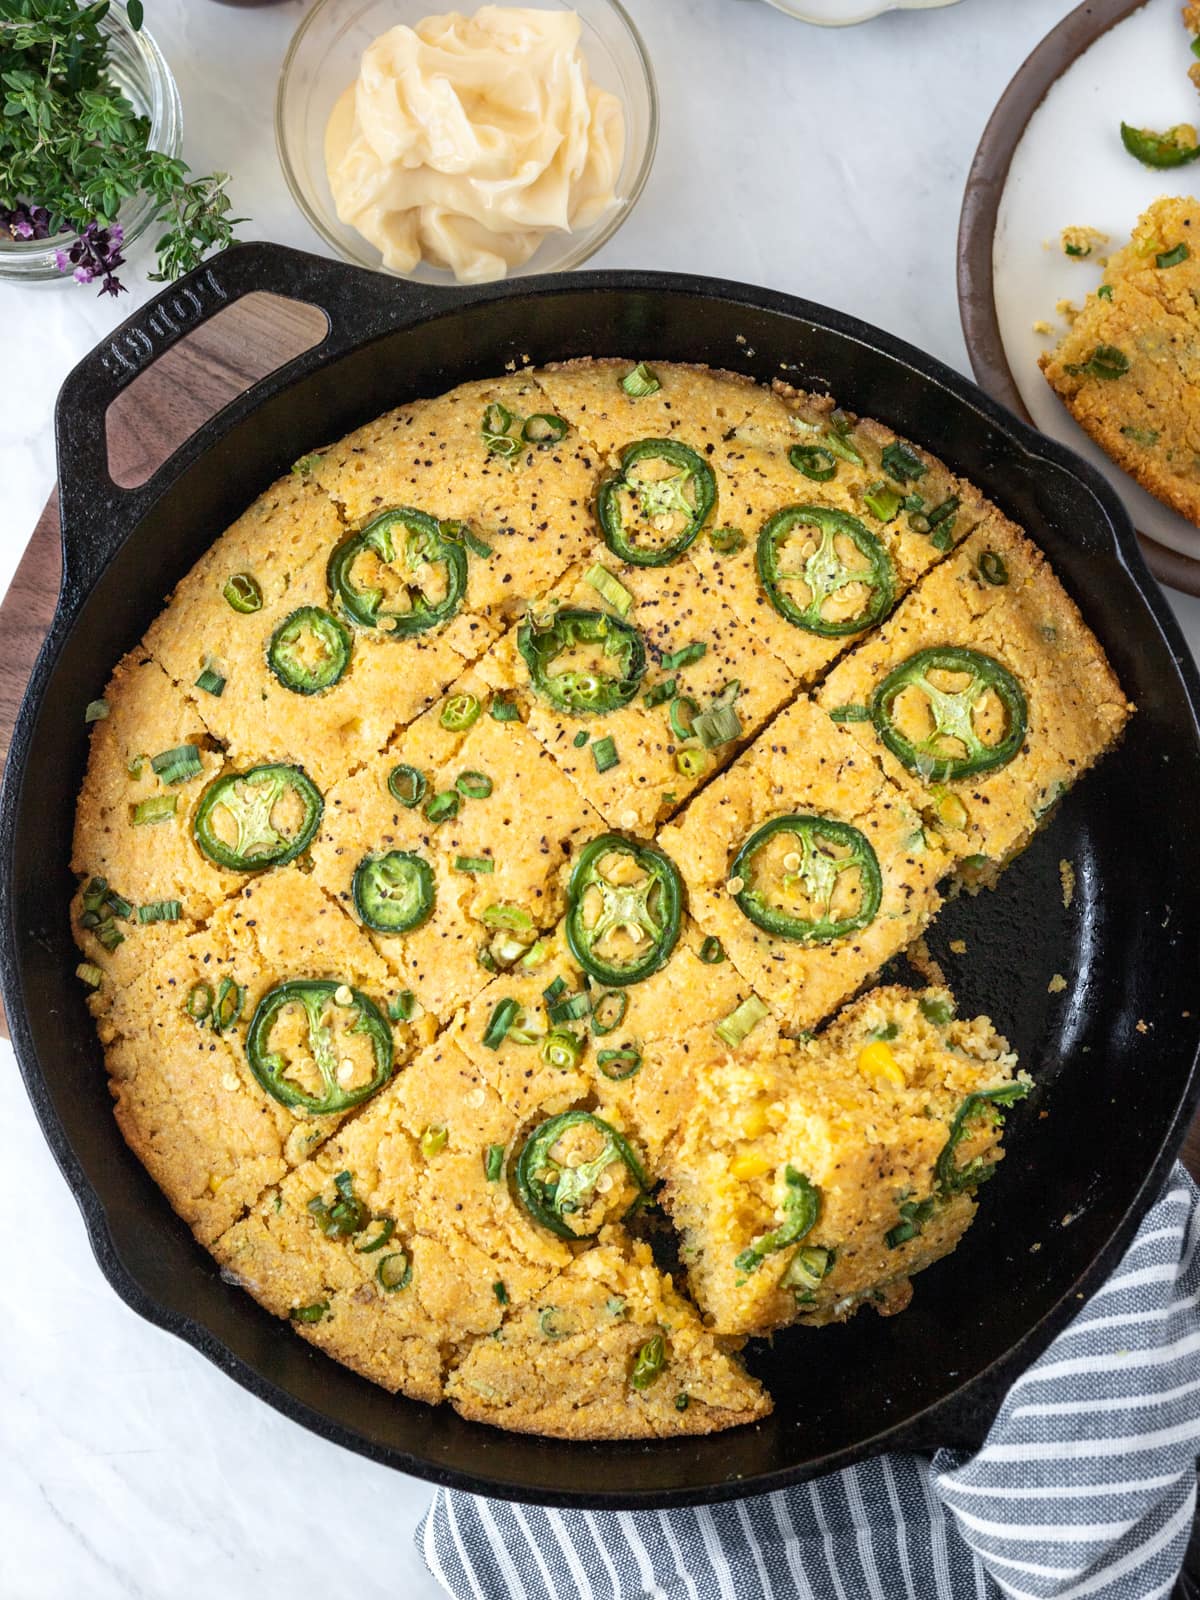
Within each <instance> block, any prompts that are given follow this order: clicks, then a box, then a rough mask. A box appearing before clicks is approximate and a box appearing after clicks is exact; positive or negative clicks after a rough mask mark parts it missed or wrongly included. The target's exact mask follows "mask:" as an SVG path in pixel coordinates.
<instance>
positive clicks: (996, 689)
mask: <svg viewBox="0 0 1200 1600" xmlns="http://www.w3.org/2000/svg"><path fill="white" fill-rule="evenodd" d="M964 651H965V652H966V654H965V655H964V654H963V652H964ZM924 652H934V654H928V655H927V654H924ZM1014 685H1015V687H1014ZM817 703H818V705H820V707H821V708H822V710H823V711H824V712H826V713H827V714H828V715H829V716H830V718H831V719H833V725H834V726H836V729H837V731H838V733H839V737H841V738H843V739H844V740H845V742H846V743H848V744H854V745H856V746H857V747H858V748H859V749H861V750H863V751H865V752H869V753H870V754H871V755H872V756H874V757H877V758H878V759H879V760H880V761H882V763H883V765H884V768H885V770H886V772H887V773H888V776H889V777H890V778H892V779H893V780H894V782H895V783H896V784H898V785H899V786H900V788H901V789H903V791H904V793H905V794H906V795H907V796H908V798H909V800H910V801H911V803H912V804H913V805H914V806H916V807H917V808H918V809H920V810H921V811H922V812H923V813H924V814H925V815H926V816H927V817H929V818H930V819H931V820H933V821H935V822H936V824H937V827H938V830H939V834H940V837H941V839H942V841H943V843H944V844H945V847H946V848H947V849H949V850H950V851H952V852H953V854H954V855H955V856H957V857H959V858H964V857H976V856H978V857H984V858H986V861H987V862H990V863H999V862H1003V861H1005V860H1007V859H1008V858H1009V857H1010V856H1011V855H1013V854H1014V853H1015V852H1016V851H1017V850H1020V849H1021V848H1022V847H1023V846H1024V845H1025V844H1026V843H1027V842H1028V840H1029V837H1030V836H1031V834H1032V833H1033V831H1034V829H1035V828H1036V827H1037V824H1038V822H1039V820H1040V819H1041V818H1042V817H1043V816H1044V815H1045V814H1046V813H1047V812H1048V811H1049V809H1050V807H1051V806H1052V805H1053V804H1054V802H1055V800H1056V799H1057V798H1058V797H1059V795H1061V794H1062V793H1063V791H1064V790H1066V789H1067V788H1069V787H1070V785H1071V784H1072V783H1074V782H1075V780H1076V779H1077V778H1079V777H1080V776H1081V775H1082V774H1083V773H1084V772H1085V771H1086V770H1087V769H1088V767H1090V766H1091V765H1092V764H1093V762H1095V761H1097V760H1098V759H1099V758H1100V756H1102V755H1103V754H1104V752H1105V751H1106V750H1107V749H1108V748H1109V747H1110V745H1112V744H1113V742H1114V741H1115V740H1116V738H1117V736H1118V735H1119V733H1120V731H1121V729H1122V727H1123V726H1124V724H1125V721H1126V719H1127V718H1128V716H1129V713H1130V711H1131V710H1132V707H1131V706H1129V705H1128V703H1127V702H1126V700H1125V697H1124V695H1123V694H1122V693H1121V688H1120V685H1119V684H1118V683H1117V680H1116V678H1115V676H1114V675H1113V671H1112V669H1111V667H1110V666H1109V665H1108V662H1107V661H1106V660H1105V658H1104V654H1103V652H1102V650H1101V649H1100V646H1099V644H1098V643H1097V642H1096V639H1095V638H1094V637H1093V635H1092V634H1091V632H1090V631H1089V630H1088V628H1087V626H1086V625H1085V623H1084V621H1083V619H1082V617H1081V616H1080V615H1079V612H1078V610H1077V609H1076V607H1075V605H1074V603H1073V601H1072V600H1071V599H1070V598H1069V597H1068V596H1067V594H1066V593H1065V592H1064V590H1063V589H1062V586H1061V585H1060V584H1059V582H1058V580H1057V579H1056V578H1055V577H1054V575H1053V573H1052V572H1051V571H1050V568H1049V567H1048V566H1047V564H1046V561H1045V559H1044V558H1043V556H1042V554H1041V552H1040V551H1038V550H1037V549H1035V548H1034V546H1033V545H1031V544H1030V543H1029V541H1028V540H1027V539H1025V538H1024V537H1023V536H1022V534H1021V533H1020V532H1019V530H1018V529H1017V528H1015V527H1014V526H1013V524H1012V523H1011V522H1008V521H1007V520H1006V519H1005V518H1004V517H1002V516H1000V514H999V513H998V512H997V513H993V514H992V515H991V516H989V517H988V519H987V520H986V521H985V522H984V523H983V524H982V525H981V526H980V527H979V528H977V529H976V531H975V532H974V533H973V534H972V535H971V537H970V538H969V539H968V540H967V541H966V543H965V544H964V545H963V546H962V547H961V548H960V549H959V550H957V551H956V552H955V554H954V555H953V556H952V557H951V558H950V559H949V560H948V561H946V562H944V563H943V564H942V565H941V566H940V567H938V568H937V569H936V571H934V572H931V573H930V574H929V575H928V577H926V578H924V579H923V580H922V581H921V583H919V584H918V585H917V587H916V588H915V589H914V590H913V591H912V593H911V594H909V595H908V596H907V597H906V598H905V600H904V601H903V602H902V604H901V605H900V606H899V608H898V609H897V611H896V613H895V615H894V616H893V617H892V618H891V619H890V620H889V621H888V622H887V623H885V624H884V626H883V627H882V628H880V630H879V631H878V633H877V634H876V635H875V636H874V637H873V638H871V639H869V640H867V641H866V642H865V643H864V644H862V645H861V646H860V647H859V648H858V649H857V650H856V651H855V652H854V653H853V655H851V656H849V657H848V658H847V659H846V660H845V661H843V662H841V663H840V664H839V665H838V666H837V667H836V668H835V669H834V671H833V672H831V673H830V675H829V677H828V678H826V680H825V682H824V683H823V684H822V686H821V689H820V691H819V693H818V695H817ZM968 746H969V747H968ZM976 865H978V864H976Z"/></svg>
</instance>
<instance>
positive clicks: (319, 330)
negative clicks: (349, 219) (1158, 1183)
mask: <svg viewBox="0 0 1200 1600" xmlns="http://www.w3.org/2000/svg"><path fill="white" fill-rule="evenodd" d="M324 334H325V319H324V317H323V315H322V314H321V313H320V312H319V311H317V310H315V308H314V307H312V306H306V305H302V304H300V303H298V302H297V301H294V300H282V299H280V298H279V297H278V296H276V295H269V294H255V295H247V296H246V298H245V299H243V300H239V301H237V302H236V303H235V304H234V305H232V306H230V307H228V308H227V309H226V310H225V311H222V312H221V313H220V314H219V315H218V316H216V317H214V318H213V319H212V321H211V322H208V323H206V324H205V325H204V326H203V327H202V328H199V329H197V331H196V332H195V333H193V334H190V335H189V336H188V337H187V338H186V339H184V340H182V341H181V342H180V343H179V344H177V345H175V346H174V348H173V349H171V350H169V351H168V352H167V353H166V355H164V356H162V357H160V358H159V360H158V361H157V362H155V364H154V365H153V366H152V367H150V368H149V369H148V370H147V371H146V372H144V373H142V374H141V376H140V377H138V378H137V379H136V380H135V381H134V382H133V383H132V384H130V386H129V388H128V389H126V390H125V391H124V392H123V393H122V395H121V396H120V398H119V399H118V400H117V401H116V402H115V403H114V404H113V406H112V407H111V408H110V410H109V414H108V451H109V470H110V472H111V473H112V476H113V480H114V481H115V482H116V483H119V484H122V485H123V486H125V487H132V486H133V485H135V484H138V483H142V482H144V481H145V479H146V478H147V477H149V475H150V473H151V472H153V471H154V469H155V467H157V466H158V465H159V464H160V463H161V462H163V461H165V460H166V458H167V457H168V456H169V455H170V454H171V452H172V451H173V450H175V449H176V448H177V447H178V446H179V445H180V444H182V443H183V441H184V440H185V439H186V438H187V437H188V436H189V435H190V434H191V433H193V432H194V431H195V430H196V428H198V427H199V426H200V424H201V423H203V422H205V421H207V419H208V418H209V417H211V416H212V415H214V413H215V412H217V411H219V410H220V409H221V407H222V406H224V405H227V404H228V403H229V401H230V400H232V399H233V398H234V397H235V396H236V395H239V394H241V393H242V391H243V390H245V389H248V388H249V387H250V385H251V384H252V383H254V382H256V381H257V380H258V379H259V378H261V377H263V376H264V375H265V374H266V373H268V372H271V371H272V370H273V369H274V368H275V367H278V366H281V365H282V364H283V362H285V361H290V360H292V358H293V357H295V356H297V355H299V354H300V352H301V351H302V350H307V349H308V348H309V347H310V346H311V345H314V344H316V343H317V342H318V341H319V340H320V339H322V338H323V337H324ZM61 570H62V569H61V561H60V557H59V548H58V499H57V496H56V495H51V497H50V499H49V501H48V502H47V504H46V509H45V510H44V511H43V512H42V515H41V517H40V518H39V520H38V525H37V527H36V528H35V529H34V530H33V537H32V538H31V539H30V541H29V547H28V549H27V550H26V551H25V554H24V556H23V557H22V559H21V564H20V566H19V567H18V568H17V571H16V575H15V576H14V578H13V581H12V586H11V588H10V589H9V591H8V594H7V595H6V596H5V598H4V601H3V603H2V604H0V661H3V662H5V663H6V664H7V670H6V671H5V673H4V675H3V676H2V677H0V767H2V765H3V762H4V761H5V759H6V758H7V756H8V747H9V742H10V740H11V737H12V729H13V723H14V721H15V720H16V715H17V709H18V707H19V706H20V704H21V696H22V695H23V694H24V692H25V684H26V682H27V681H28V678H29V674H30V671H31V669H32V667H33V663H34V659H35V657H36V656H37V653H38V650H39V649H40V647H41V643H42V640H43V639H44V638H45V636H46V631H47V629H48V628H49V626H50V620H51V618H52V617H53V615H54V604H55V600H56V598H57V596H58V584H59V578H60V575H61ZM0 1034H3V1036H4V1037H5V1038H7V1036H8V1030H7V1027H6V1026H5V1024H4V1020H3V1015H2V1014H0ZM1184 1159H1185V1160H1186V1162H1187V1165H1188V1167H1189V1168H1190V1169H1191V1171H1192V1172H1193V1173H1194V1174H1195V1175H1196V1176H1197V1178H1200V1118H1198V1119H1197V1121H1196V1123H1195V1124H1193V1126H1192V1129H1191V1131H1190V1133H1189V1134H1188V1139H1187V1144H1186V1146H1185V1149H1184Z"/></svg>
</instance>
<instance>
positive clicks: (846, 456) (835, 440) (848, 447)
mask: <svg viewBox="0 0 1200 1600" xmlns="http://www.w3.org/2000/svg"><path fill="white" fill-rule="evenodd" d="M845 420H846V426H845V427H844V428H836V427H835V428H831V429H830V431H829V432H828V433H827V434H825V435H823V442H824V445H825V448H826V450H832V451H833V453H834V455H835V456H840V457H841V458H842V460H843V461H849V462H850V464H851V465H852V466H855V467H865V466H866V462H865V461H864V460H863V458H862V456H860V455H859V453H858V451H857V450H856V449H855V448H854V446H853V445H852V444H851V443H850V440H849V438H848V437H847V435H848V433H849V431H850V426H849V424H850V419H849V418H848V417H847V418H846V419H845Z"/></svg>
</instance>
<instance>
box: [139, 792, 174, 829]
mask: <svg viewBox="0 0 1200 1600" xmlns="http://www.w3.org/2000/svg"><path fill="white" fill-rule="evenodd" d="M178 804H179V801H178V799H177V798H176V796H175V795H173V794H154V795H151V796H150V798H149V799H148V800H139V801H138V803H137V805H135V806H134V808H133V825H134V827H135V828H140V827H142V826H143V825H144V824H146V823H150V822H167V821H169V820H170V818H171V817H173V816H174V815H175V807H176V806H177V805H178Z"/></svg>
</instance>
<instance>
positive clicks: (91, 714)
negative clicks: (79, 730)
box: [83, 700, 108, 725]
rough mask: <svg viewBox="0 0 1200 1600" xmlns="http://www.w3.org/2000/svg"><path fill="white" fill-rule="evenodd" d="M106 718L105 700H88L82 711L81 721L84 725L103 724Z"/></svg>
mask: <svg viewBox="0 0 1200 1600" xmlns="http://www.w3.org/2000/svg"><path fill="white" fill-rule="evenodd" d="M107 716H108V701H107V700H89V701H88V703H87V705H86V706H85V707H84V709H83V720H84V724H85V725H86V724H87V723H89V722H103V721H104V719H105V717H107Z"/></svg>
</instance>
